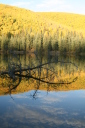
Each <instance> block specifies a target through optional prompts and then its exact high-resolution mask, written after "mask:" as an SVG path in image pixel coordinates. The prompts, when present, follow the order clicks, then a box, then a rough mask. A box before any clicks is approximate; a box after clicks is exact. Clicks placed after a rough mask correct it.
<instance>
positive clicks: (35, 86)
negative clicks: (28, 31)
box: [0, 55, 85, 128]
mask: <svg viewBox="0 0 85 128" xmlns="http://www.w3.org/2000/svg"><path fill="white" fill-rule="evenodd" d="M48 61H49V63H48ZM47 63H48V64H47ZM42 64H45V65H44V66H43V67H38V68H36V69H33V70H32V71H29V70H26V71H24V72H21V73H20V71H21V69H24V68H28V66H29V67H30V68H34V67H37V66H38V65H42ZM84 64H85V61H84V59H83V58H81V59H80V58H77V57H59V56H58V57H52V56H51V57H50V58H49V57H48V58H45V57H42V58H41V57H35V56H29V55H27V56H18V59H17V57H16V56H15V57H14V56H12V57H11V55H8V56H7V57H6V56H3V55H1V56H0V72H2V71H3V72H5V71H10V73H9V72H8V74H4V75H1V76H0V126H1V128H15V127H18V128H31V127H32V128H47V127H49V128H72V127H73V128H84V127H85V73H84V70H85V69H84V68H85V67H84ZM17 65H18V66H17ZM15 66H16V69H17V70H20V71H19V72H18V73H17V74H13V71H14V67H15ZM29 73H30V74H29ZM35 74H36V75H35ZM23 76H26V77H23ZM28 76H32V77H33V78H32V77H28ZM35 78H37V79H35ZM46 82H47V83H46ZM53 83H54V84H53ZM62 83H63V84H62ZM16 85H17V86H16ZM15 86H16V87H15ZM14 87H15V88H14Z"/></svg>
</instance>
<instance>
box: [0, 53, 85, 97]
mask: <svg viewBox="0 0 85 128" xmlns="http://www.w3.org/2000/svg"><path fill="white" fill-rule="evenodd" d="M0 60H1V61H0V73H1V74H0V75H1V76H0V95H4V94H8V93H13V94H16V93H23V92H27V91H30V90H45V91H69V90H78V89H85V87H84V83H85V79H84V78H85V73H84V59H81V58H80V59H75V58H73V57H72V58H69V57H68V58H67V57H66V58H64V57H59V56H53V57H51V56H50V58H49V56H48V57H47V58H46V57H36V56H34V57H32V56H31V55H23V56H20V55H17V57H16V55H15V56H12V55H7V57H5V56H3V55H2V56H0ZM67 83H68V84H67Z"/></svg>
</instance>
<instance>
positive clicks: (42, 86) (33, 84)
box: [0, 73, 85, 95]
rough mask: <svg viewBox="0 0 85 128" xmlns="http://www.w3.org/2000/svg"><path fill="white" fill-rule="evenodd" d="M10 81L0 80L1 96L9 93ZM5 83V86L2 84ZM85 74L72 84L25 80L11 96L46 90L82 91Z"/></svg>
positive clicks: (84, 87)
mask: <svg viewBox="0 0 85 128" xmlns="http://www.w3.org/2000/svg"><path fill="white" fill-rule="evenodd" d="M10 82H11V81H9V79H2V78H0V95H4V94H7V93H6V92H8V93H10V92H9V83H10ZM2 83H3V84H2ZM84 83H85V74H84V73H81V76H78V79H77V81H75V82H73V83H71V84H54V85H53V84H46V83H42V82H40V83H39V81H36V80H33V79H30V80H29V81H28V80H26V79H23V80H22V81H21V83H20V84H19V86H18V87H17V88H15V89H14V90H12V91H11V94H17V93H24V92H28V91H30V90H44V91H70V90H80V89H85V86H84Z"/></svg>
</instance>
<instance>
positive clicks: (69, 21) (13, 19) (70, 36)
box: [0, 4, 85, 54]
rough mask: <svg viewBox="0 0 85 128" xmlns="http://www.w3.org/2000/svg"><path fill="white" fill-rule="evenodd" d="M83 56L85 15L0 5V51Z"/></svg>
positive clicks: (84, 48) (84, 49)
mask: <svg viewBox="0 0 85 128" xmlns="http://www.w3.org/2000/svg"><path fill="white" fill-rule="evenodd" d="M13 50H17V51H25V52H28V51H30V50H31V51H36V52H39V51H42V52H49V51H60V52H61V53H78V54H82V53H85V15H78V14H69V13H56V12H54V13H51V12H48V13H47V12H44V13H40V12H33V11H30V10H26V9H22V8H17V7H13V6H8V5H3V4H0V51H5V52H9V51H13Z"/></svg>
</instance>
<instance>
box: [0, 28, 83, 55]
mask: <svg viewBox="0 0 85 128" xmlns="http://www.w3.org/2000/svg"><path fill="white" fill-rule="evenodd" d="M0 51H3V52H10V51H11V52H12V51H24V52H29V51H31V52H44V53H47V52H50V51H55V52H60V53H72V54H82V53H85V38H84V37H83V35H82V33H80V34H77V33H76V32H75V31H74V32H72V31H67V32H66V34H65V35H64V34H63V31H60V28H57V29H56V31H55V32H54V33H53V34H52V33H49V31H47V30H46V31H42V30H41V31H40V32H37V33H33V31H32V30H31V31H30V32H27V33H26V32H25V31H22V32H21V33H20V34H17V35H13V34H12V33H11V32H8V33H7V34H5V35H2V36H0Z"/></svg>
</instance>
